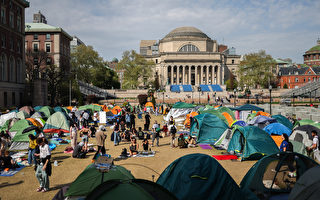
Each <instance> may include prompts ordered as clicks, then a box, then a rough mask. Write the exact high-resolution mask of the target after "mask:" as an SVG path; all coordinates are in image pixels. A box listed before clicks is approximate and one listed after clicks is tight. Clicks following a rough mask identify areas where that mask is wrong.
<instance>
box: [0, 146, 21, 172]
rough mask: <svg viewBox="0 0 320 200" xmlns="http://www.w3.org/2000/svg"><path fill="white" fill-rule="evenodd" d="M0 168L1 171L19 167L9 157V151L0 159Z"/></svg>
mask: <svg viewBox="0 0 320 200" xmlns="http://www.w3.org/2000/svg"><path fill="white" fill-rule="evenodd" d="M0 168H1V170H2V169H6V168H9V169H15V168H19V165H17V163H16V162H15V161H14V160H13V159H12V157H11V156H10V155H9V151H5V152H4V156H3V157H1V158H0Z"/></svg>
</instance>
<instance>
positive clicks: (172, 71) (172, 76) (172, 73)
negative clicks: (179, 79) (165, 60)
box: [170, 66, 173, 85]
mask: <svg viewBox="0 0 320 200" xmlns="http://www.w3.org/2000/svg"><path fill="white" fill-rule="evenodd" d="M170 67H171V83H170V84H171V85H173V66H170Z"/></svg>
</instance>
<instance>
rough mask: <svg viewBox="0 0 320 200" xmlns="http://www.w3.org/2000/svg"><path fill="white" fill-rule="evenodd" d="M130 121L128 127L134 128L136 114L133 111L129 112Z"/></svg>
mask: <svg viewBox="0 0 320 200" xmlns="http://www.w3.org/2000/svg"><path fill="white" fill-rule="evenodd" d="M130 122H131V127H130V129H131V130H132V129H135V128H136V116H135V114H134V113H133V112H132V113H131V114H130Z"/></svg>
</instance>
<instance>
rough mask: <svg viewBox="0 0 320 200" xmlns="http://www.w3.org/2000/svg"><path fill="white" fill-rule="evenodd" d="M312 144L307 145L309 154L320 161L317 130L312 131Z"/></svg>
mask: <svg viewBox="0 0 320 200" xmlns="http://www.w3.org/2000/svg"><path fill="white" fill-rule="evenodd" d="M311 134H312V137H313V139H312V145H311V146H310V147H307V151H308V154H309V156H310V157H311V158H313V159H314V160H318V161H320V152H319V138H318V134H317V132H316V131H312V132H311Z"/></svg>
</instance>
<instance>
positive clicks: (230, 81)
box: [226, 74, 238, 90]
mask: <svg viewBox="0 0 320 200" xmlns="http://www.w3.org/2000/svg"><path fill="white" fill-rule="evenodd" d="M226 86H227V90H233V89H235V88H237V87H238V82H237V80H236V79H235V77H234V75H233V74H230V78H229V79H228V80H227V81H226Z"/></svg>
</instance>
